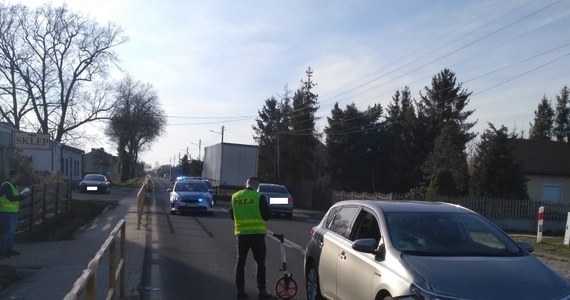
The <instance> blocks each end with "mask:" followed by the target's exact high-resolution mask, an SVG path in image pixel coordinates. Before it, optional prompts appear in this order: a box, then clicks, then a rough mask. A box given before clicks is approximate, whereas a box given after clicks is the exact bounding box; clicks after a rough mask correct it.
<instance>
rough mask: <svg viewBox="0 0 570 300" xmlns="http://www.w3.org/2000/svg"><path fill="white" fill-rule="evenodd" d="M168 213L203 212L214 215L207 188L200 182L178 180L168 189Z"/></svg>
mask: <svg viewBox="0 0 570 300" xmlns="http://www.w3.org/2000/svg"><path fill="white" fill-rule="evenodd" d="M167 191H168V192H169V193H170V213H171V214H174V213H180V214H183V213H186V212H205V213H207V214H209V215H213V214H214V201H213V199H212V196H211V195H210V192H209V191H208V186H207V185H206V183H205V182H204V181H202V180H190V179H183V180H179V181H177V182H176V183H175V184H174V188H172V189H171V188H169V189H167Z"/></svg>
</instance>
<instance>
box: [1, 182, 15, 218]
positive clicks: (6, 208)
mask: <svg viewBox="0 0 570 300" xmlns="http://www.w3.org/2000/svg"><path fill="white" fill-rule="evenodd" d="M5 184H8V185H9V186H10V189H11V190H12V194H13V195H14V196H16V197H18V196H19V195H20V192H19V191H18V188H17V187H16V186H15V185H14V184H13V183H12V182H10V181H4V183H2V186H4V185H5ZM19 211H20V201H10V200H8V197H6V196H5V195H2V196H0V212H11V213H17V212H19Z"/></svg>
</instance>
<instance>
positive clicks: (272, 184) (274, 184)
mask: <svg viewBox="0 0 570 300" xmlns="http://www.w3.org/2000/svg"><path fill="white" fill-rule="evenodd" d="M259 185H271V186H283V187H284V185H282V184H277V183H260V184H259Z"/></svg>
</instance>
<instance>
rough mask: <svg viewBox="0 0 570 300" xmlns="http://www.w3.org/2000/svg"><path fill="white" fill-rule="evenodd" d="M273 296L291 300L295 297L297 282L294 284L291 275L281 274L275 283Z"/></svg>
mask: <svg viewBox="0 0 570 300" xmlns="http://www.w3.org/2000/svg"><path fill="white" fill-rule="evenodd" d="M275 294H277V297H279V299H293V297H295V295H297V282H295V280H294V279H293V275H292V274H291V273H287V274H283V276H282V277H281V278H279V279H278V280H277V282H275Z"/></svg>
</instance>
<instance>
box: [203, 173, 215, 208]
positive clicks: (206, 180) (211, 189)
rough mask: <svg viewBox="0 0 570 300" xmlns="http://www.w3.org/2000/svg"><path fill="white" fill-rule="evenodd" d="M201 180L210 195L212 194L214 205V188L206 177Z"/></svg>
mask: <svg viewBox="0 0 570 300" xmlns="http://www.w3.org/2000/svg"><path fill="white" fill-rule="evenodd" d="M202 181H204V183H206V185H207V186H208V192H210V196H212V202H213V203H214V205H216V189H215V188H214V186H213V185H212V183H211V182H210V181H209V180H208V179H202Z"/></svg>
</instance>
